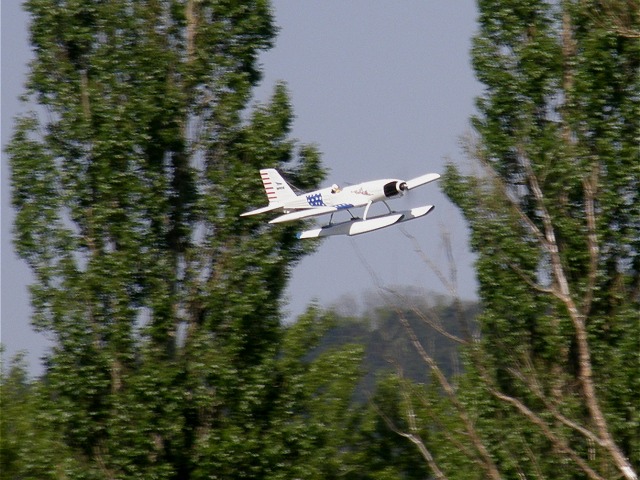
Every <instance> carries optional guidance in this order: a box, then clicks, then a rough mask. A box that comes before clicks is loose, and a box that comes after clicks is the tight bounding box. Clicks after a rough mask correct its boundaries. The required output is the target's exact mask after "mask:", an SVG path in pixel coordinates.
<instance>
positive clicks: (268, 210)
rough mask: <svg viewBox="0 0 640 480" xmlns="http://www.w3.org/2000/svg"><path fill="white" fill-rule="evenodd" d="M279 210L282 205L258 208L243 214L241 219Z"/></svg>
mask: <svg viewBox="0 0 640 480" xmlns="http://www.w3.org/2000/svg"><path fill="white" fill-rule="evenodd" d="M279 208H282V205H280V204H275V205H274V204H271V205H268V206H266V207H262V208H257V209H256V210H251V211H249V212H244V213H241V214H240V216H241V217H248V216H249V215H258V214H259V213H265V212H270V211H272V210H277V209H279Z"/></svg>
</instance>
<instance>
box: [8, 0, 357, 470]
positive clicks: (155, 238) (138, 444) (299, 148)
mask: <svg viewBox="0 0 640 480" xmlns="http://www.w3.org/2000/svg"><path fill="white" fill-rule="evenodd" d="M25 7H26V9H27V10H28V11H29V13H30V14H31V43H32V46H33V49H34V54H35V60H34V61H33V63H32V65H31V73H30V76H29V80H28V90H27V94H26V98H27V99H28V100H33V101H35V102H37V103H38V104H39V105H40V106H41V107H42V109H43V110H44V111H46V115H40V114H37V113H29V114H26V115H24V116H22V117H21V118H19V119H18V120H17V122H16V124H15V129H14V135H13V139H12V141H11V143H10V145H9V146H8V148H7V152H8V153H9V156H10V161H11V171H12V177H11V181H12V187H13V197H12V198H13V205H14V207H15V209H16V223H15V243H16V248H17V251H18V253H19V255H20V256H21V257H22V258H23V259H24V260H25V261H26V262H27V263H28V264H29V266H30V267H31V269H32V271H33V273H34V275H35V282H34V284H33V285H32V286H31V297H32V303H33V308H34V317H33V324H34V326H35V327H36V328H38V329H40V330H42V331H45V332H47V333H48V334H49V335H50V337H51V338H52V340H53V342H54V347H53V349H52V352H51V354H50V355H49V356H48V358H47V360H46V372H45V375H44V377H43V378H42V379H41V380H40V381H34V382H31V383H30V382H27V381H26V380H20V381H18V380H15V379H14V377H15V376H16V375H18V374H17V373H15V374H12V376H11V375H10V376H9V378H8V379H7V380H6V381H5V379H4V378H3V386H2V388H3V390H6V391H7V392H8V393H7V399H8V400H7V401H8V402H12V403H11V407H10V408H11V409H15V410H16V411H15V414H16V419H15V421H13V420H11V421H9V422H8V423H3V427H2V428H3V431H4V430H10V431H12V432H13V431H16V432H20V435H19V438H20V440H18V439H15V440H6V441H5V438H4V437H5V436H4V435H3V457H2V458H3V460H2V461H3V466H4V465H9V468H8V469H7V470H5V469H4V468H3V471H5V472H9V473H7V474H6V476H7V478H25V477H30V478H47V477H48V476H55V477H56V478H58V477H67V478H212V477H216V476H217V477H218V478H223V477H224V478H228V477H236V478H294V477H295V478H327V477H329V476H331V475H333V473H332V472H337V471H338V470H339V469H340V465H339V461H338V456H337V453H339V450H338V447H337V445H339V442H340V439H341V438H342V437H341V434H337V433H336V432H338V431H339V429H340V428H343V427H342V422H343V420H344V419H343V415H345V411H346V405H347V403H348V401H349V399H350V392H351V388H352V385H353V384H354V383H355V381H356V377H357V374H358V371H357V365H358V362H359V355H360V353H359V350H358V348H356V347H353V346H348V347H344V348H343V349H340V350H335V351H331V352H326V353H324V354H322V355H320V356H318V357H317V358H315V360H314V361H313V362H309V361H308V359H307V358H306V357H305V355H304V354H303V353H302V352H306V351H307V350H308V349H311V348H313V346H314V344H315V343H317V341H318V338H319V337H316V338H315V339H311V338H309V337H307V336H305V335H304V334H303V331H302V330H300V329H301V328H303V327H302V325H306V327H307V330H310V329H315V328H317V329H319V330H318V331H319V332H320V331H322V328H324V327H321V326H320V325H324V322H325V320H324V319H321V318H319V317H318V315H316V314H314V313H313V312H310V313H309V314H308V315H307V316H306V317H305V318H304V319H303V320H301V323H300V325H301V326H297V327H292V328H289V329H283V327H281V325H280V320H281V314H280V305H281V301H282V300H281V298H282V293H283V290H284V288H285V286H286V283H287V280H288V277H289V273H290V271H291V268H292V266H293V265H294V264H295V262H296V261H297V260H298V259H300V258H301V257H302V256H303V255H304V254H306V253H308V252H309V251H310V250H311V249H312V248H313V244H312V243H306V244H302V243H300V242H298V241H297V239H296V238H295V234H294V233H295V232H294V228H295V227H291V226H282V227H272V226H266V225H265V224H264V222H263V221H262V219H256V218H252V217H251V218H246V219H244V218H243V219H240V218H239V214H240V213H241V212H243V211H245V210H248V209H250V208H251V207H252V206H253V205H258V204H261V203H262V202H263V199H264V190H263V187H262V185H261V183H260V178H259V175H258V170H259V169H260V168H264V167H277V168H280V169H283V170H284V171H285V172H286V173H287V176H288V177H289V178H290V179H291V181H292V182H293V183H294V184H297V185H300V186H301V187H307V188H309V187H316V186H317V185H318V183H319V182H320V180H322V178H323V176H324V171H323V169H322V166H321V163H320V156H319V153H318V152H317V150H316V149H315V148H314V147H312V146H307V145H297V144H296V143H295V142H294V141H292V140H291V139H290V138H289V131H290V126H291V122H292V119H293V112H292V108H291V105H290V102H289V97H288V93H287V91H286V87H285V86H284V85H283V84H279V85H276V86H275V88H274V93H273V95H272V97H271V99H270V100H269V101H268V102H267V103H265V104H261V105H256V106H255V107H254V108H253V109H251V110H249V109H248V105H249V101H250V99H251V89H252V88H253V87H254V86H255V85H256V84H257V82H258V81H259V79H260V71H259V68H258V65H257V56H258V54H259V53H260V52H261V51H263V50H264V49H266V48H268V47H270V46H271V45H272V42H273V38H274V35H275V30H276V29H275V26H274V25H273V20H272V15H271V10H270V6H269V4H268V2H266V1H262V0H255V1H250V2H226V1H225V2H213V1H198V2H196V1H188V2H178V1H173V0H167V1H153V2H129V1H110V2H98V1H90V2H87V1H82V2H78V1H71V0H68V1H63V2H58V1H48V0H30V1H27V2H26V3H25ZM316 322H317V323H318V325H316ZM336 367H338V368H337V369H336ZM16 372H19V370H16ZM22 397H24V399H25V401H24V402H18V401H17V400H15V399H17V398H22ZM14 400H15V401H14ZM3 402H4V395H3ZM36 413H37V414H36ZM3 418H4V412H3ZM10 437H11V438H12V439H13V436H12V435H10ZM34 437H37V441H32V440H31V439H32V438H34ZM40 453H42V454H40ZM305 467H310V468H305ZM311 467H312V468H311ZM43 472H44V473H43ZM41 473H42V475H40V474H41Z"/></svg>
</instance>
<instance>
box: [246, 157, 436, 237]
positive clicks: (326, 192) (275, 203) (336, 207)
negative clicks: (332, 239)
mask: <svg viewBox="0 0 640 480" xmlns="http://www.w3.org/2000/svg"><path fill="white" fill-rule="evenodd" d="M260 177H261V178H262V184H263V185H264V190H265V193H266V194H267V199H268V200H269V205H267V206H266V207H262V208H258V209H256V210H251V211H248V212H244V213H242V214H241V215H240V216H242V217H245V216H249V215H258V214H261V213H266V212H272V211H280V212H283V214H282V215H280V216H278V217H276V218H274V219H273V220H270V221H269V223H272V224H273V223H283V222H291V221H294V220H302V219H305V218H310V217H315V216H319V215H331V217H330V219H329V223H328V224H327V225H324V226H322V227H319V228H314V229H311V230H305V231H303V232H300V233H298V238H316V237H327V236H331V235H359V234H361V233H366V232H371V231H374V230H379V229H381V228H385V227H389V226H391V225H395V224H398V223H402V222H406V221H409V220H414V219H416V218H420V217H422V216H424V215H426V214H427V213H429V212H431V211H432V210H433V209H434V206H433V205H424V206H421V207H416V208H412V209H410V210H405V211H401V212H396V211H393V210H391V207H389V205H388V204H387V200H390V199H394V198H399V197H401V196H403V195H404V194H405V193H406V192H408V191H409V190H413V189H414V188H416V187H420V186H422V185H425V184H427V183H430V182H433V181H434V180H437V179H439V178H440V175H439V174H437V173H427V174H425V175H420V176H419V177H415V178H412V179H411V180H406V181H405V180H399V179H394V178H385V179H381V180H372V181H369V182H363V183H358V184H356V185H350V186H347V187H345V188H340V187H339V186H338V185H336V184H334V185H332V186H331V187H328V188H323V189H320V190H315V191H313V192H308V193H302V194H300V195H298V194H296V193H295V192H294V191H293V189H292V188H291V186H290V185H289V184H288V183H287V182H286V181H285V180H284V178H282V175H280V173H279V172H278V171H277V170H275V169H273V168H265V169H262V170H260ZM376 202H382V203H384V205H385V206H386V207H387V210H388V213H385V214H383V215H378V216H373V217H370V216H369V215H368V214H369V209H370V208H371V205H373V204H374V203H376ZM360 207H364V214H363V215H362V218H359V217H355V216H354V215H353V213H351V209H352V208H360ZM340 211H347V212H348V213H349V214H350V215H351V218H350V219H349V220H347V221H343V222H339V223H333V214H334V213H336V212H340Z"/></svg>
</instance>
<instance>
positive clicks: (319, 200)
mask: <svg viewBox="0 0 640 480" xmlns="http://www.w3.org/2000/svg"><path fill="white" fill-rule="evenodd" d="M403 183H404V182H403V181H402V180H397V179H392V178H390V179H383V180H373V181H370V182H364V183H359V184H357V185H350V186H347V187H344V188H343V189H341V190H339V191H334V190H333V189H332V188H331V187H329V188H322V189H320V190H315V191H313V192H309V193H305V194H302V195H299V196H297V197H296V198H294V199H291V200H288V201H286V202H284V203H283V205H282V209H283V210H284V211H285V212H292V211H295V210H300V209H308V208H317V207H335V208H337V209H338V210H347V209H349V208H356V207H364V206H366V205H367V204H370V203H375V202H381V201H384V200H388V199H391V198H397V197H399V196H401V195H402V194H403V193H404V192H403V190H402V189H401V187H402V185H403Z"/></svg>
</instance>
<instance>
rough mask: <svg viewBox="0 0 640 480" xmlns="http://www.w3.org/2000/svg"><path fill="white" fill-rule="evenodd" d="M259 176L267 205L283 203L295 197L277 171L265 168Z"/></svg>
mask: <svg viewBox="0 0 640 480" xmlns="http://www.w3.org/2000/svg"><path fill="white" fill-rule="evenodd" d="M260 176H261V177H262V184H263V185H264V191H265V192H266V194H267V198H268V199H269V204H272V203H280V202H285V201H287V200H291V199H294V198H296V197H297V195H296V194H295V192H294V191H293V190H292V189H291V187H290V186H289V184H288V183H287V182H286V181H285V180H284V178H282V176H281V175H280V173H278V171H277V170H275V169H273V168H265V169H263V170H260Z"/></svg>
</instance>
